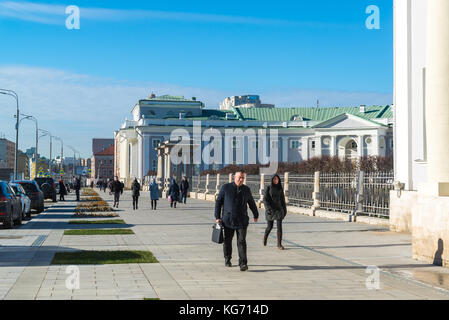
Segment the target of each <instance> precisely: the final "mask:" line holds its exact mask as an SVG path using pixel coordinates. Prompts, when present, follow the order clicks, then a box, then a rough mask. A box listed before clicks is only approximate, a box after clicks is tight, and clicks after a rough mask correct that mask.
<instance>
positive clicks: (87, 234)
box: [64, 229, 134, 236]
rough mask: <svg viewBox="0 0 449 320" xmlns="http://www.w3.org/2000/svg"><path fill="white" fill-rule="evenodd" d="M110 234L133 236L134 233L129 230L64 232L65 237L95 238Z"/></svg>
mask: <svg viewBox="0 0 449 320" xmlns="http://www.w3.org/2000/svg"><path fill="white" fill-rule="evenodd" d="M111 234H134V231H132V230H131V229H82V230H65V231H64V235H65V236H95V235H111Z"/></svg>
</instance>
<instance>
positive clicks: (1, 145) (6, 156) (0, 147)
mask: <svg viewBox="0 0 449 320" xmlns="http://www.w3.org/2000/svg"><path fill="white" fill-rule="evenodd" d="M15 146H16V144H15V143H14V142H12V141H9V140H8V139H4V138H1V139H0V168H2V169H14V160H15Z"/></svg>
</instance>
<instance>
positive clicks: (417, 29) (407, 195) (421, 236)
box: [390, 0, 449, 266]
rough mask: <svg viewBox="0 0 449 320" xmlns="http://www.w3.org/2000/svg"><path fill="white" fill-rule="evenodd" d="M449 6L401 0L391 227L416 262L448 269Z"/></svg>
mask: <svg viewBox="0 0 449 320" xmlns="http://www.w3.org/2000/svg"><path fill="white" fill-rule="evenodd" d="M448 16H449V1H447V0H413V1H411V0H395V1H394V74H395V77H394V109H395V125H394V132H395V141H396V143H395V151H394V153H395V157H394V158H395V179H396V180H397V182H396V190H395V191H394V192H392V193H391V194H390V224H391V229H392V230H395V231H402V232H404V231H406V232H411V233H412V244H413V257H414V258H416V259H419V260H423V261H426V262H430V263H435V264H442V265H445V266H447V265H449V251H448V250H445V248H444V247H445V246H447V245H448V243H449V162H448V161H447V159H448V157H449V144H448V143H447V141H446V140H447V137H448V136H449V55H448V52H449V19H448Z"/></svg>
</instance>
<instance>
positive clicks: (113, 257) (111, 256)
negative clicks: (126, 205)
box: [51, 251, 159, 265]
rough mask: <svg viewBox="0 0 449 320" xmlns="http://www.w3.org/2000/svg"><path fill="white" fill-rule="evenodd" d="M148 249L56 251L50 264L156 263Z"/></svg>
mask: <svg viewBox="0 0 449 320" xmlns="http://www.w3.org/2000/svg"><path fill="white" fill-rule="evenodd" d="M158 262H159V261H157V259H156V258H155V257H154V256H153V254H152V253H151V252H150V251H77V252H57V253H56V254H55V256H54V257H53V260H52V262H51V264H53V265H55V264H57V265H60V264H64V265H65V264H68V265H78V264H80V265H82V264H125V263H158Z"/></svg>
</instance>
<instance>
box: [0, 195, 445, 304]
mask: <svg viewBox="0 0 449 320" xmlns="http://www.w3.org/2000/svg"><path fill="white" fill-rule="evenodd" d="M97 190H98V189H97ZM100 195H101V196H103V198H104V199H105V200H107V201H109V202H111V201H112V196H110V195H109V194H108V193H103V192H101V193H100ZM68 200H69V201H68V202H66V203H63V202H58V203H57V204H56V205H54V206H53V207H52V208H50V209H48V210H47V211H46V212H45V213H44V214H41V215H39V216H38V217H37V218H35V219H33V220H32V221H30V222H28V223H27V224H26V225H24V226H22V227H20V228H15V229H14V230H0V299H142V298H160V299H227V300H228V299H229V300H232V299H448V298H449V270H448V269H445V268H440V267H435V266H431V265H427V264H423V263H419V262H417V261H415V260H413V259H411V244H410V235H407V234H396V233H391V232H389V231H388V230H386V229H383V228H379V227H375V226H369V225H364V224H359V223H348V222H342V221H332V220H325V219H321V218H315V217H307V216H302V215H297V214H289V215H288V216H287V218H286V220H285V222H284V246H285V248H286V250H285V251H280V250H278V249H277V248H276V238H275V235H276V233H275V231H276V230H275V229H273V231H272V238H270V239H269V243H268V247H263V246H262V236H263V231H264V228H265V223H264V220H265V219H264V214H263V210H261V211H260V212H261V217H260V220H259V223H257V224H254V223H252V224H251V225H250V227H249V229H248V236H247V241H248V260H249V261H248V262H249V263H248V264H249V271H248V272H241V271H240V270H239V268H238V266H236V267H233V268H225V267H224V259H223V253H222V247H221V246H220V245H215V244H213V243H212V242H211V241H210V237H211V231H212V230H211V227H212V224H213V222H214V218H213V206H214V203H213V202H206V201H200V200H192V199H189V201H188V204H187V205H183V204H179V205H178V208H177V209H172V208H170V206H169V204H168V202H167V201H166V200H161V201H159V205H158V210H157V211H151V210H150V209H149V207H150V202H149V195H148V193H147V192H142V196H141V198H140V208H139V210H136V211H133V210H132V201H131V196H130V193H129V192H125V193H124V195H123V196H122V201H121V202H120V208H119V212H118V213H119V214H120V217H121V218H122V219H124V220H125V221H126V223H127V224H128V226H129V227H131V228H132V229H133V230H134V232H135V235H108V236H63V232H64V230H65V229H74V228H79V226H76V225H69V224H67V222H68V221H69V220H70V218H71V216H72V214H73V209H74V207H75V204H76V202H74V201H73V196H69V197H68ZM111 205H112V203H111ZM92 227H93V228H98V226H92ZM117 227H120V228H121V227H123V226H117ZM108 228H109V226H108ZM77 249H82V250H92V249H99V250H127V249H131V250H150V251H151V252H153V254H154V255H155V256H156V258H157V259H158V260H159V261H160V263H156V264H124V265H96V266H79V268H80V289H78V290H68V289H67V288H66V284H65V283H66V279H67V277H68V276H69V275H68V274H66V268H67V266H50V265H49V264H50V262H51V260H52V258H53V255H54V253H55V252H58V251H72V250H77ZM233 262H234V264H237V262H238V255H237V250H236V245H235V240H234V259H233ZM367 266H377V267H378V268H380V270H381V272H380V275H379V280H380V288H379V289H378V290H375V289H372V290H370V289H368V288H367V285H366V281H367V279H368V277H369V276H370V275H371V274H370V273H367V272H366V267H367Z"/></svg>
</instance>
